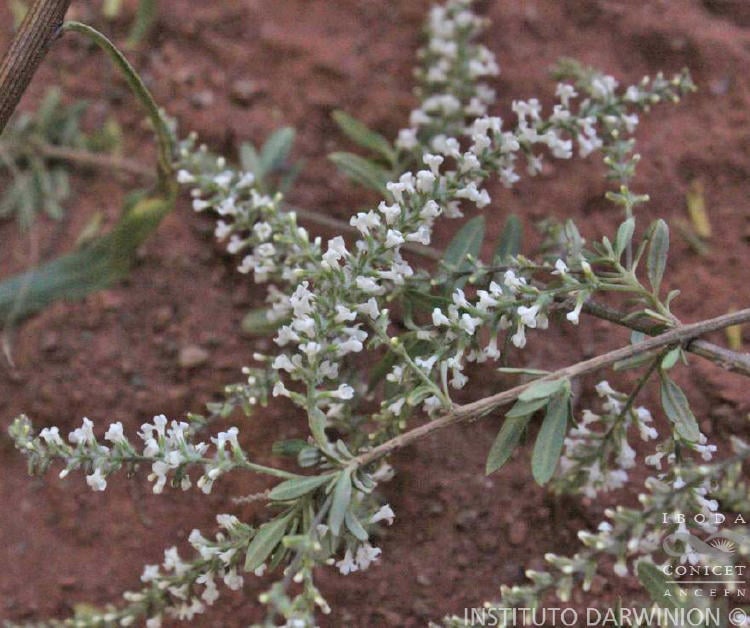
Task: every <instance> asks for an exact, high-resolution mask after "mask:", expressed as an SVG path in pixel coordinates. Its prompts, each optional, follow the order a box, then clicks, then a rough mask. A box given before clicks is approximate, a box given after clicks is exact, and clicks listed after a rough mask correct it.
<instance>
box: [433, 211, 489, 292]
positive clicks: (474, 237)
mask: <svg viewBox="0 0 750 628" xmlns="http://www.w3.org/2000/svg"><path fill="white" fill-rule="evenodd" d="M482 240H484V216H476V217H475V218H472V219H471V220H469V221H468V222H467V223H466V224H464V225H463V227H461V228H460V229H459V230H458V233H456V235H455V236H453V239H452V240H451V241H450V244H448V246H447V247H446V249H445V253H443V263H444V265H445V266H446V267H447V268H448V270H449V271H450V272H455V273H462V272H467V271H468V270H469V269H471V262H469V261H468V260H467V257H468V256H471V257H473V258H475V259H476V258H478V257H479V251H480V250H481V249H482ZM467 279H468V277H465V276H464V277H458V278H457V279H456V281H455V282H454V283H453V284H452V285H450V286H449V290H450V291H451V292H452V291H453V290H456V289H458V288H461V287H462V286H463V285H464V284H465V283H466V281H467Z"/></svg>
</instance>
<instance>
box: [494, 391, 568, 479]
mask: <svg viewBox="0 0 750 628" xmlns="http://www.w3.org/2000/svg"><path fill="white" fill-rule="evenodd" d="M544 407H546V408H547V411H546V413H545V415H544V420H543V421H542V426H541V428H540V430H539V434H538V435H537V438H536V442H535V444H534V450H533V453H532V456H531V471H532V474H533V476H534V480H536V482H537V483H538V484H540V485H543V484H546V483H547V482H548V481H549V480H550V478H552V475H553V474H554V472H555V468H556V467H557V462H558V460H559V459H560V455H561V453H562V448H563V443H564V441H565V434H566V433H567V426H568V417H569V415H570V382H569V381H568V380H567V379H557V380H542V381H537V382H535V383H533V384H532V385H531V386H529V387H528V388H527V389H526V390H524V391H523V392H522V393H521V394H520V395H519V396H518V399H517V401H516V403H515V404H514V405H513V407H512V408H511V409H510V410H509V411H508V412H507V413H506V415H505V421H504V422H503V426H502V427H501V428H500V432H499V433H498V435H497V437H496V438H495V442H494V443H493V444H492V447H491V448H490V453H489V455H488V456H487V463H486V467H485V470H486V473H487V474H488V475H489V474H490V473H494V472H495V471H497V470H498V469H500V468H501V467H502V466H503V465H504V464H505V463H506V462H507V461H508V459H509V458H510V456H511V454H512V453H513V451H514V450H515V449H516V447H517V446H518V444H519V442H520V440H521V435H522V434H523V432H524V430H525V429H526V426H527V425H528V423H529V420H530V419H531V416H532V415H533V414H534V412H536V411H537V410H541V409H542V408H544Z"/></svg>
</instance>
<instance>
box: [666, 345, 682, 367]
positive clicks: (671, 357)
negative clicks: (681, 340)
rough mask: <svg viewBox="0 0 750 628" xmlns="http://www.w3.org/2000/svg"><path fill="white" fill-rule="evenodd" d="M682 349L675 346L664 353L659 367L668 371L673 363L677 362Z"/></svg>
mask: <svg viewBox="0 0 750 628" xmlns="http://www.w3.org/2000/svg"><path fill="white" fill-rule="evenodd" d="M681 352H682V350H681V349H680V348H679V347H675V348H674V349H672V350H671V351H670V352H669V353H667V355H665V356H664V357H663V358H662V361H661V368H662V369H663V370H665V371H668V370H669V369H671V368H672V367H673V366H674V365H675V364H677V360H679V359H680V354H681Z"/></svg>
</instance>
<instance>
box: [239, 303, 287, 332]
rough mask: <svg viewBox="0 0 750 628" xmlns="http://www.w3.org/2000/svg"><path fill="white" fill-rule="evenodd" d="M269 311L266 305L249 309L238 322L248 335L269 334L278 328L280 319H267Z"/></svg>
mask: <svg viewBox="0 0 750 628" xmlns="http://www.w3.org/2000/svg"><path fill="white" fill-rule="evenodd" d="M269 311H270V310H269V309H268V308H266V307H261V308H256V309H254V310H250V311H249V312H248V313H247V314H245V316H244V317H243V318H242V323H240V326H241V327H242V331H243V332H245V333H246V334H247V335H249V336H270V335H271V334H272V333H274V332H275V331H276V330H277V329H278V328H279V325H281V321H278V320H276V321H272V320H269V319H268V312H269Z"/></svg>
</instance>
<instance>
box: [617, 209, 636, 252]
mask: <svg viewBox="0 0 750 628" xmlns="http://www.w3.org/2000/svg"><path fill="white" fill-rule="evenodd" d="M634 231H635V218H633V217H631V218H628V219H627V220H626V221H625V222H623V223H622V224H621V225H620V227H619V229H618V230H617V238H616V239H615V256H616V257H617V259H618V260H619V259H620V258H621V257H622V254H623V252H624V251H625V249H626V248H628V245H629V244H630V242H631V241H632V239H633V232H634Z"/></svg>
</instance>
